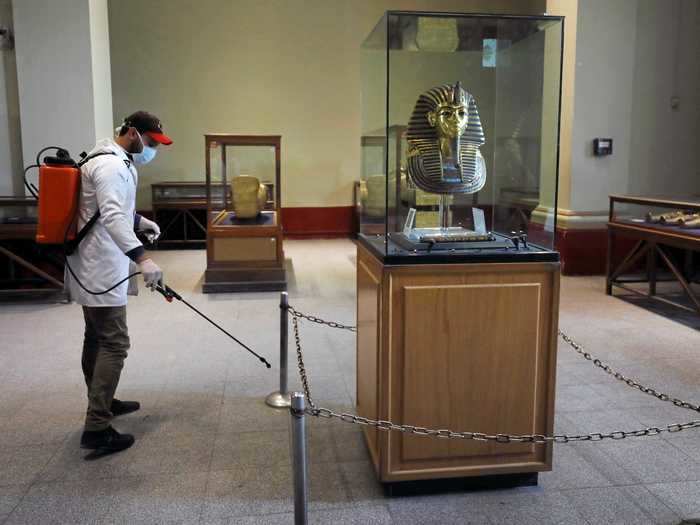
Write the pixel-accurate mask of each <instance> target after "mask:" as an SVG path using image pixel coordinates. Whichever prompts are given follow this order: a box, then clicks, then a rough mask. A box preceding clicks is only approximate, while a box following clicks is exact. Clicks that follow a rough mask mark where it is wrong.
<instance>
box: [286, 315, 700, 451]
mask: <svg viewBox="0 0 700 525" xmlns="http://www.w3.org/2000/svg"><path fill="white" fill-rule="evenodd" d="M288 311H289V313H290V314H291V315H292V325H293V329H294V342H295V345H296V353H297V366H298V368H299V377H300V378H301V384H302V388H303V389H304V395H305V396H306V399H307V400H308V404H309V406H308V408H305V413H306V414H308V415H310V416H314V417H322V418H326V419H339V420H340V421H343V422H345V423H354V424H357V425H364V426H370V427H374V428H376V429H377V430H385V431H392V430H393V431H396V432H403V433H406V434H412V435H416V436H431V437H436V438H442V439H464V440H473V441H490V442H496V443H572V442H577V441H603V440H605V439H625V438H628V437H644V436H656V435H658V434H662V433H664V432H668V433H675V432H681V431H683V430H687V429H691V428H700V420H694V421H689V422H687V423H674V424H671V425H666V426H661V427H649V428H642V429H638V430H630V431H624V430H616V431H614V432H608V433H603V432H593V433H589V434H555V435H553V436H547V435H543V434H484V433H481V432H455V431H452V430H447V429H432V428H425V427H418V426H415V425H400V424H397V423H393V422H391V421H385V420H376V419H369V418H366V417H362V416H358V415H357V414H349V413H345V412H334V411H333V410H330V409H328V408H323V407H317V406H316V405H315V404H314V402H313V398H312V397H311V387H310V385H309V378H308V376H307V373H306V366H305V365H304V357H303V351H302V348H301V336H300V334H299V322H298V320H299V319H307V320H308V321H311V322H313V323H317V324H321V325H325V326H329V327H331V328H339V329H344V330H350V331H353V332H355V331H356V330H357V328H356V327H354V326H348V325H344V324H341V323H335V322H331V321H324V320H323V319H320V318H318V317H314V316H311V315H305V314H303V313H301V312H299V311H298V310H295V309H294V308H293V307H291V306H289V307H288ZM559 336H561V338H562V339H563V340H564V341H565V342H566V343H567V344H568V345H569V346H571V348H573V349H574V350H575V351H576V352H577V353H579V354H580V355H581V356H583V357H584V358H585V359H586V360H588V361H591V362H592V363H593V364H594V365H595V366H597V367H599V368H600V369H602V370H604V371H605V372H606V373H608V374H610V375H612V376H613V377H615V378H616V379H618V380H620V381H622V382H624V383H626V384H627V385H628V386H630V387H632V388H636V389H638V390H640V391H641V392H644V393H645V394H648V395H652V396H654V397H655V398H657V399H659V400H661V401H668V402H672V403H673V404H674V405H676V406H678V407H680V408H685V409H688V410H693V411H695V412H700V407H698V406H697V405H694V404H692V403H688V402H686V401H682V400H680V399H677V398H672V397H670V396H668V395H666V394H662V393H659V392H658V391H657V390H655V389H654V388H650V387H645V386H643V385H641V384H640V383H638V382H636V381H634V380H633V379H630V378H627V377H625V376H624V375H623V374H621V373H620V372H617V371H615V370H614V369H612V368H611V367H610V366H609V365H606V364H605V363H603V362H602V361H601V360H600V359H597V358H595V357H593V356H592V355H591V354H589V353H588V352H586V351H585V350H584V349H583V347H582V346H581V345H580V344H578V343H576V342H575V341H574V340H573V339H572V338H571V337H569V336H568V335H566V334H565V333H564V332H562V331H561V330H559Z"/></svg>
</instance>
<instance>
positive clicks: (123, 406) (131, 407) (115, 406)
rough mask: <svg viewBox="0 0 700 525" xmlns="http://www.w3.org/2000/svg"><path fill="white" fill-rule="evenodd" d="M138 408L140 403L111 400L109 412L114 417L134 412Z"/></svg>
mask: <svg viewBox="0 0 700 525" xmlns="http://www.w3.org/2000/svg"><path fill="white" fill-rule="evenodd" d="M139 408H141V403H139V402H138V401H119V400H118V399H113V400H112V406H111V407H110V409H109V410H110V412H112V415H113V416H115V417H116V416H123V415H124V414H129V413H131V412H136V411H137V410H138V409H139Z"/></svg>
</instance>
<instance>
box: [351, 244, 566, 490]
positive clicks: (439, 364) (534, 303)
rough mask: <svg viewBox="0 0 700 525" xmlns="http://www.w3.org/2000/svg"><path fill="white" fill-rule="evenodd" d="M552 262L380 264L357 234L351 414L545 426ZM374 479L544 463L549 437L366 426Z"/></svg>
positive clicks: (472, 427)
mask: <svg viewBox="0 0 700 525" xmlns="http://www.w3.org/2000/svg"><path fill="white" fill-rule="evenodd" d="M558 307H559V263H497V264H495V263H466V264H449V265H436V264H415V265H402V266H387V265H384V264H383V263H382V262H381V261H380V260H379V259H378V258H377V257H375V256H374V255H373V254H372V253H370V252H369V251H368V250H367V249H366V248H365V247H364V246H363V245H362V244H361V243H358V257H357V411H358V413H359V414H360V415H362V416H365V417H369V418H372V419H388V420H391V421H394V422H397V423H403V424H411V425H417V426H423V427H429V428H435V429H450V430H455V431H469V432H482V433H487V434H497V433H508V434H551V433H552V431H553V426H554V387H555V370H556V347H557V318H558ZM365 438H366V441H367V445H368V447H369V450H370V453H371V456H372V461H373V463H374V466H375V469H376V471H377V475H378V477H379V480H380V481H382V482H397V481H410V480H420V479H430V478H450V477H469V476H484V475H493V474H514V473H532V472H542V471H547V470H551V467H552V448H551V445H533V444H497V443H484V442H479V441H462V440H447V439H437V438H426V437H419V436H410V435H406V434H400V433H398V432H382V431H377V430H376V429H372V428H365Z"/></svg>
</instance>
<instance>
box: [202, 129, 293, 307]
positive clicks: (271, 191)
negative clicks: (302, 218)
mask: <svg viewBox="0 0 700 525" xmlns="http://www.w3.org/2000/svg"><path fill="white" fill-rule="evenodd" d="M204 142H205V155H206V156H205V159H206V184H207V215H208V221H207V270H206V272H205V275H204V286H203V291H204V292H205V293H211V292H246V291H271V290H285V289H286V287H287V281H286V272H285V268H284V251H283V248H282V237H283V235H282V225H281V223H280V196H281V193H280V178H281V175H280V158H281V157H280V148H281V137H280V136H277V135H274V136H259V135H227V134H208V135H205V140H204ZM222 184H223V185H225V190H224V191H223V193H215V192H214V188H215V187H216V186H217V185H222Z"/></svg>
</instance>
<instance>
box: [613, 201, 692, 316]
mask: <svg viewBox="0 0 700 525" xmlns="http://www.w3.org/2000/svg"><path fill="white" fill-rule="evenodd" d="M625 240H627V243H625V242H624V241H625ZM698 252H700V196H694V197H693V196H687V197H672V196H641V195H610V217H609V222H608V261H607V271H606V273H607V280H606V292H607V294H608V295H612V292H613V287H619V288H621V289H624V290H626V291H628V292H632V293H635V294H638V295H645V296H647V297H649V298H652V299H658V300H660V301H662V302H665V303H671V304H673V305H674V306H678V307H680V308H682V309H685V310H689V311H692V312H697V313H698V314H700V293H698V290H697V289H696V288H694V286H693V283H694V282H699V281H700V274H699V272H698V270H699V268H698V267H699V264H698V261H697V253H698ZM623 253H624V257H623V258H622V260H621V261H616V260H615V256H616V255H622V254H623ZM641 262H646V265H645V266H644V265H643V266H642V270H643V272H642V273H643V275H642V276H641V277H640V276H639V269H640V268H639V265H640V263H641ZM664 267H665V268H667V269H668V270H669V271H670V273H671V275H672V277H673V279H675V280H677V281H678V282H679V283H680V285H681V287H682V289H683V291H684V292H685V295H686V297H687V299H688V300H689V302H686V303H683V302H680V301H678V300H674V299H670V298H668V297H662V296H661V295H660V294H658V295H657V283H658V282H659V280H660V279H659V277H658V274H659V271H658V270H659V268H664ZM629 274H635V275H633V276H632V277H630V276H629ZM639 282H646V283H648V289H647V291H646V292H642V291H640V290H639V289H637V288H634V287H633V286H632V284H633V283H639Z"/></svg>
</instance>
